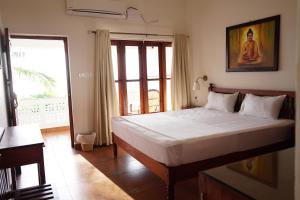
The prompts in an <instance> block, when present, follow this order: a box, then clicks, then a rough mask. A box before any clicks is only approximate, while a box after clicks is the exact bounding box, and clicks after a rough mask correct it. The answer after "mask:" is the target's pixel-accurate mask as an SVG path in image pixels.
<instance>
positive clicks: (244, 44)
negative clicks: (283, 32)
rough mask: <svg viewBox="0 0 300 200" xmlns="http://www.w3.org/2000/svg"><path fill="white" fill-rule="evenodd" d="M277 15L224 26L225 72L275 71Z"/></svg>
mask: <svg viewBox="0 0 300 200" xmlns="http://www.w3.org/2000/svg"><path fill="white" fill-rule="evenodd" d="M279 40H280V15H276V16H273V17H268V18H264V19H260V20H255V21H251V22H247V23H243V24H239V25H235V26H230V27H227V28H226V72H255V71H278V65H279Z"/></svg>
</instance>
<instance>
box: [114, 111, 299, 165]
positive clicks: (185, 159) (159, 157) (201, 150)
mask: <svg viewBox="0 0 300 200" xmlns="http://www.w3.org/2000/svg"><path fill="white" fill-rule="evenodd" d="M294 123H295V122H294V121H293V120H287V119H279V120H273V119H263V118H258V117H252V116H245V115H240V114H238V113H226V112H221V111H216V110H209V109H205V108H194V109H185V110H180V111H176V112H164V113H155V114H144V115H132V116H122V117H114V118H113V119H112V130H113V132H114V134H115V135H117V136H118V137H119V138H121V139H122V140H124V141H126V142H127V143H128V144H130V145H131V146H133V147H135V148H136V149H138V150H139V151H141V152H142V153H144V154H146V155H147V156H149V157H151V158H152V159H154V160H156V161H158V162H160V163H163V164H165V165H167V166H178V165H182V164H187V163H191V162H196V161H201V160H205V159H209V158H214V157H217V156H222V155H226V154H230V153H233V152H239V151H245V150H249V149H253V148H258V147H261V146H265V145H269V144H273V143H277V142H281V141H285V140H287V139H289V138H290V137H291V134H292V132H291V131H290V130H291V128H293V127H294Z"/></svg>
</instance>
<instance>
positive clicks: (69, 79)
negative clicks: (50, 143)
mask: <svg viewBox="0 0 300 200" xmlns="http://www.w3.org/2000/svg"><path fill="white" fill-rule="evenodd" d="M63 41H64V47H65V57H66V76H67V87H68V106H69V124H70V135H71V146H72V148H74V144H75V139H74V137H75V135H74V122H73V106H72V88H71V77H70V76H71V74H70V60H69V47H68V38H67V37H64V38H63Z"/></svg>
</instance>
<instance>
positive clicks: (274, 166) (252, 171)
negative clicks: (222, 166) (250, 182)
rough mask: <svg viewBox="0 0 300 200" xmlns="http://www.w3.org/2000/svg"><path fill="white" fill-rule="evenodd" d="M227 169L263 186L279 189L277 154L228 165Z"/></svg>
mask: <svg viewBox="0 0 300 200" xmlns="http://www.w3.org/2000/svg"><path fill="white" fill-rule="evenodd" d="M227 167H228V168H229V169H231V170H233V171H235V172H238V173H240V174H242V175H244V176H247V177H249V178H252V179H254V180H257V181H259V182H261V183H263V184H266V185H268V186H271V187H273V188H277V184H278V176H277V173H278V155H277V153H276V152H275V153H269V154H265V155H262V156H257V157H253V158H249V159H246V160H243V161H239V162H236V163H233V164H230V165H227Z"/></svg>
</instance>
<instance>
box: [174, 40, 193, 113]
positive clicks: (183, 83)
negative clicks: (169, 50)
mask: <svg viewBox="0 0 300 200" xmlns="http://www.w3.org/2000/svg"><path fill="white" fill-rule="evenodd" d="M187 40H188V39H187V37H186V35H175V38H174V42H173V68H172V79H171V96H172V97H171V98H172V110H180V109H182V108H185V107H188V106H189V105H190V101H191V100H190V85H189V72H188V41H187Z"/></svg>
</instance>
